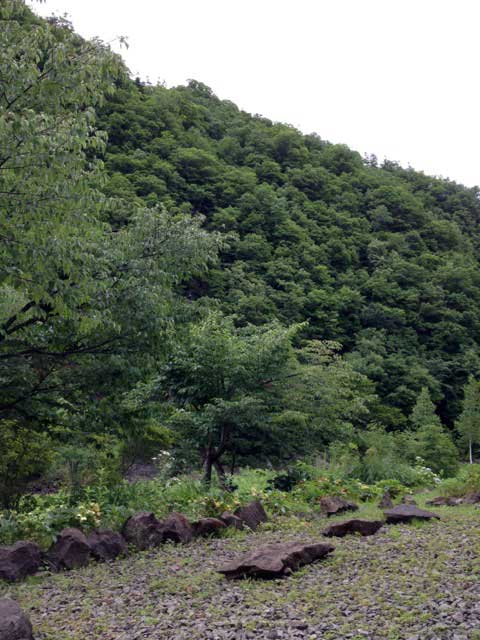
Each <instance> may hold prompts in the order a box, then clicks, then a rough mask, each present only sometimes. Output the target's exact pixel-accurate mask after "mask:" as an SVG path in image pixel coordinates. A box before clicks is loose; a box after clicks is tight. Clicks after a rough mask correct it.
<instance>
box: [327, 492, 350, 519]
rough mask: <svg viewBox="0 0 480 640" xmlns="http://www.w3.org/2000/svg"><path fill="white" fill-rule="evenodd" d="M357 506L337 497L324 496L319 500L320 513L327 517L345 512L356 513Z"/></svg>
mask: <svg viewBox="0 0 480 640" xmlns="http://www.w3.org/2000/svg"><path fill="white" fill-rule="evenodd" d="M357 509H358V505H356V504H355V503H354V502H350V501H349V500H344V499H343V498H339V497H338V496H324V497H323V498H320V512H321V513H322V514H324V515H326V516H327V517H330V516H334V515H336V514H338V513H344V512H345V511H357Z"/></svg>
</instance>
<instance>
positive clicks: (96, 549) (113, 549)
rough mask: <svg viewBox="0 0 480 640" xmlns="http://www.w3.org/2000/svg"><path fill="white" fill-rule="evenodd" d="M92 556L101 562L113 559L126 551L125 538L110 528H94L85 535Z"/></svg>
mask: <svg viewBox="0 0 480 640" xmlns="http://www.w3.org/2000/svg"><path fill="white" fill-rule="evenodd" d="M87 543H88V545H89V547H90V550H91V553H92V556H93V557H94V558H95V559H96V560H99V561H101V562H108V561H111V560H115V559H116V558H118V556H123V555H125V554H126V553H127V543H126V542H125V538H124V537H123V536H122V535H121V534H120V533H117V532H116V531H111V530H110V529H96V530H95V531H92V532H91V533H90V534H89V535H88V537H87Z"/></svg>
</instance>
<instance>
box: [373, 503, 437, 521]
mask: <svg viewBox="0 0 480 640" xmlns="http://www.w3.org/2000/svg"><path fill="white" fill-rule="evenodd" d="M384 514H385V517H386V519H387V523H388V524H398V523H408V522H411V521H412V520H434V519H436V520H440V516H439V515H437V514H436V513H433V512H432V511H425V510H424V509H419V508H418V507H417V506H415V505H410V504H399V505H397V506H396V507H393V509H387V510H386V511H384Z"/></svg>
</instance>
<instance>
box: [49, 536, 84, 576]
mask: <svg viewBox="0 0 480 640" xmlns="http://www.w3.org/2000/svg"><path fill="white" fill-rule="evenodd" d="M45 557H46V560H47V562H48V564H49V565H50V566H51V567H52V568H53V569H55V570H56V571H60V570H61V569H78V568H79V567H85V566H87V564H88V563H89V561H90V546H89V544H88V542H87V538H86V537H85V534H84V533H83V532H82V531H80V529H75V528H73V527H72V528H67V529H63V531H61V532H60V533H59V534H58V536H57V539H56V541H55V542H54V543H53V545H52V546H51V547H50V549H49V550H48V551H47V553H46V556H45Z"/></svg>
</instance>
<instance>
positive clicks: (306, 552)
mask: <svg viewBox="0 0 480 640" xmlns="http://www.w3.org/2000/svg"><path fill="white" fill-rule="evenodd" d="M334 548H335V547H333V546H332V545H331V544H325V543H316V544H308V543H303V542H285V543H276V544H275V543H273V544H266V545H263V546H261V547H259V548H258V549H256V550H255V551H250V552H249V553H246V554H244V555H242V556H239V557H238V558H236V559H234V560H232V561H231V562H230V563H228V564H227V565H225V566H224V567H222V568H221V569H219V570H218V571H219V573H223V575H224V576H225V577H227V578H280V577H281V576H284V575H289V574H290V573H292V572H293V571H296V570H297V569H298V568H299V567H301V566H303V565H305V564H310V563H311V562H315V560H319V559H320V558H323V557H324V556H326V555H327V554H329V553H331V552H332V551H333V550H334Z"/></svg>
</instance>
